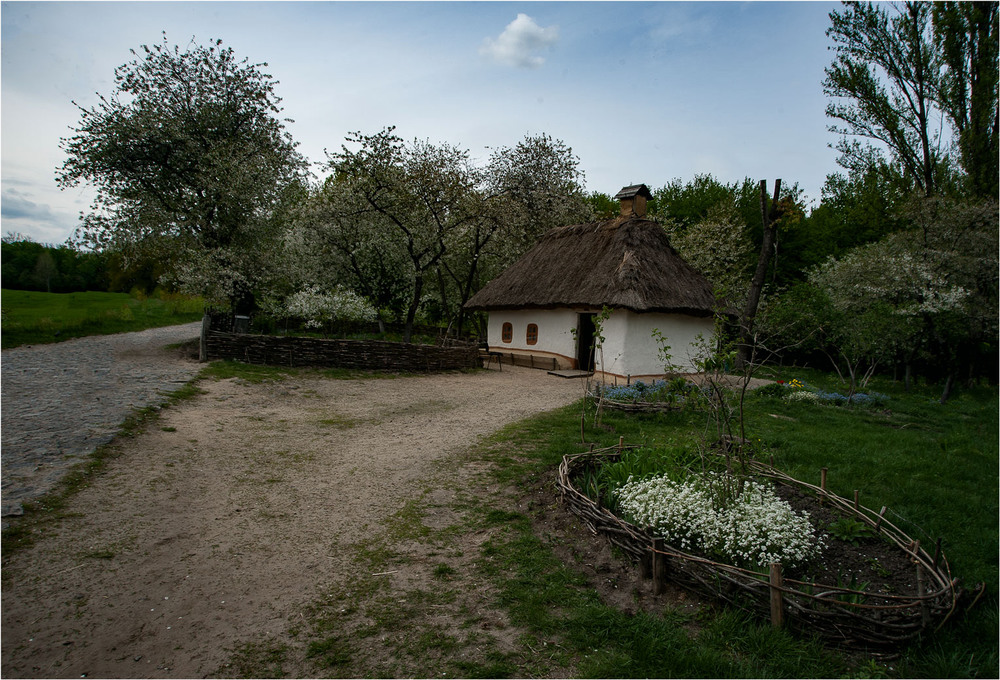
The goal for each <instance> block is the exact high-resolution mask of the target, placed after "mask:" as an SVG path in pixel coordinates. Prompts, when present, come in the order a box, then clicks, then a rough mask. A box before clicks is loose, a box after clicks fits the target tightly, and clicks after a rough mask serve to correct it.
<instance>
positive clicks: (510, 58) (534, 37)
mask: <svg viewBox="0 0 1000 680" xmlns="http://www.w3.org/2000/svg"><path fill="white" fill-rule="evenodd" d="M558 40H559V27H558V26H549V27H548V28H542V27H541V26H539V25H538V24H536V23H535V20H534V19H532V18H531V17H529V16H528V15H527V14H518V15H517V18H516V19H514V21H512V22H510V23H509V24H507V28H505V29H503V33H501V34H500V35H499V36H498V37H497V39H496V40H493V39H492V38H487V39H486V40H485V42H484V43H483V46H482V47H481V48H479V53H480V54H484V55H486V56H488V57H492V58H493V59H495V60H496V61H498V62H500V63H502V64H508V65H510V66H517V67H520V68H538V67H539V66H541V65H542V64H543V63H545V59H543V58H542V57H539V56H538V55H536V54H535V52H537V51H538V50H541V49H544V48H546V47H551V46H552V45H555V44H556V42H557V41H558Z"/></svg>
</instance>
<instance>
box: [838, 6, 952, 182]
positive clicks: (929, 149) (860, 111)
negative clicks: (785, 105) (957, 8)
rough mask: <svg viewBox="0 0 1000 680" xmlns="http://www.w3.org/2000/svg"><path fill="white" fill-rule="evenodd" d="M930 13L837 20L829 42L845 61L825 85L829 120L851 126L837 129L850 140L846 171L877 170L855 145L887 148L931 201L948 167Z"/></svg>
mask: <svg viewBox="0 0 1000 680" xmlns="http://www.w3.org/2000/svg"><path fill="white" fill-rule="evenodd" d="M930 8H931V5H930V4H929V3H919V2H915V3H908V4H906V5H905V6H894V5H878V4H867V3H856V4H848V5H846V6H845V8H844V10H843V11H841V12H838V11H833V12H830V28H829V29H828V30H827V36H829V37H830V38H831V39H832V40H833V42H834V44H835V47H834V49H835V51H836V55H837V56H836V59H835V60H834V62H833V64H831V65H830V66H829V67H827V69H826V78H825V79H824V81H823V92H824V94H826V95H827V96H828V97H830V98H831V99H832V101H831V102H830V103H829V104H828V105H827V116H829V117H831V118H834V119H836V120H838V121H840V122H841V123H843V124H844V126H845V127H837V126H831V128H830V129H831V131H832V132H835V133H837V134H840V135H842V140H841V142H840V143H839V144H838V146H837V149H838V151H840V152H841V158H840V161H839V162H840V164H841V165H843V166H844V167H846V168H849V169H852V170H855V171H864V170H865V169H866V168H868V167H871V165H872V157H873V153H872V151H871V149H872V148H873V147H872V146H862V145H861V144H860V143H858V142H857V141H856V140H852V139H850V138H852V137H860V138H862V139H867V140H873V141H876V142H879V143H881V144H884V145H885V146H886V147H888V149H889V151H890V153H891V154H892V157H893V161H894V162H895V163H896V164H898V166H899V167H900V168H901V170H902V172H903V173H904V174H905V175H906V177H907V178H908V180H909V181H910V182H912V183H913V185H914V186H915V187H917V188H919V190H920V191H921V192H923V193H924V194H925V195H928V196H929V195H931V194H933V193H934V190H935V180H936V174H937V171H938V167H939V165H940V163H941V158H940V155H939V153H938V151H937V150H938V149H939V148H940V145H939V144H938V140H937V139H936V138H935V136H934V135H935V130H934V127H933V121H932V119H931V112H932V110H933V106H934V105H933V81H934V79H935V77H936V64H935V56H934V47H933V45H932V43H931V36H930V31H929V27H930V24H929V21H930Z"/></svg>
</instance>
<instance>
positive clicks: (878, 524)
mask: <svg viewBox="0 0 1000 680" xmlns="http://www.w3.org/2000/svg"><path fill="white" fill-rule="evenodd" d="M886 510H888V508H887V507H886V506H884V505H883V506H882V509H881V510H879V511H878V521H877V522H875V533H876V534H877V533H878V532H880V531H882V516H883V515H885V511H886Z"/></svg>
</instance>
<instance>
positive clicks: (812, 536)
mask: <svg viewBox="0 0 1000 680" xmlns="http://www.w3.org/2000/svg"><path fill="white" fill-rule="evenodd" d="M713 481H715V482H718V483H720V484H721V483H724V480H722V479H721V477H719V476H717V477H715V478H712V477H708V478H707V479H695V480H693V481H687V482H675V481H672V480H671V479H669V478H668V477H666V476H659V477H651V478H648V479H644V480H638V481H633V479H632V478H629V481H628V482H626V483H625V484H624V485H623V486H622V487H621V488H619V489H618V491H617V497H618V502H619V504H620V506H621V508H622V509H623V510H624V511H625V512H626V513H628V514H629V515H630V516H631V517H632V518H633V519H634V520H635V521H636V522H637V523H638V524H640V525H641V526H644V527H648V528H651V529H653V531H655V532H656V533H657V535H659V536H662V537H663V538H664V540H666V541H667V542H668V543H670V544H671V545H674V546H676V547H678V548H681V549H682V550H690V549H696V550H702V551H704V552H707V553H709V554H713V555H718V556H721V557H722V558H724V559H726V560H729V561H731V562H733V563H734V564H740V565H747V566H758V565H767V564H769V563H771V562H780V563H781V564H783V565H785V566H794V565H798V564H802V563H804V562H806V561H808V560H810V559H811V558H813V557H815V556H816V555H818V554H819V552H820V550H822V542H821V539H820V538H818V537H817V536H816V532H815V531H814V530H813V526H812V524H811V523H810V522H809V516H808V514H807V513H803V514H802V515H796V514H795V512H794V511H793V510H792V509H791V507H790V506H789V505H788V503H786V502H785V501H783V500H781V499H780V498H778V497H777V496H776V495H775V493H774V490H773V489H772V488H771V487H769V486H765V485H763V484H760V483H758V482H754V481H746V482H745V483H744V484H743V489H742V492H741V493H739V495H737V496H735V497H733V498H732V499H731V501H729V502H728V503H725V504H723V503H720V502H717V501H718V496H717V495H716V494H713V493H712V482H713Z"/></svg>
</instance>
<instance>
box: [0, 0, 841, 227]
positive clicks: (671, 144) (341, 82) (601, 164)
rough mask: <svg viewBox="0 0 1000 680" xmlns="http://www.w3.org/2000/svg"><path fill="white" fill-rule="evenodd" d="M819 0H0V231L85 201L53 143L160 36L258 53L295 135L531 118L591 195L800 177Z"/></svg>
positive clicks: (54, 223)
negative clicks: (574, 166) (65, 185)
mask: <svg viewBox="0 0 1000 680" xmlns="http://www.w3.org/2000/svg"><path fill="white" fill-rule="evenodd" d="M837 6H838V4H837V3H826V2H741V3H737V2H644V3H628V2H554V3H550V2H468V3H466V2H439V3H422V2H418V3H410V2H387V3H380V2H360V3H353V2H110V3H103V2H19V1H15V2H3V3H2V7H0V23H2V36H0V52H2V70H0V90H2V92H0V107H2V110H0V127H2V130H0V142H2V150H0V164H2V203H0V207H2V230H3V232H4V233H7V232H20V233H23V234H26V235H28V236H30V237H32V238H34V239H35V240H38V241H43V242H49V243H61V242H62V241H64V240H65V239H66V238H67V237H68V236H70V234H71V233H72V231H73V230H74V229H75V227H76V225H77V222H78V214H79V213H80V211H82V210H86V209H87V207H88V206H89V204H90V201H91V199H92V194H91V192H90V191H89V190H88V189H86V188H78V189H74V190H69V191H60V190H59V189H58V187H57V186H56V184H55V180H54V177H55V170H56V168H57V167H58V166H59V165H61V164H62V162H63V159H64V156H63V154H62V152H61V151H60V149H59V138H60V137H65V136H69V134H70V127H71V126H73V125H75V124H77V122H78V121H79V112H78V111H77V109H76V108H75V107H74V106H73V104H72V103H71V101H72V100H76V101H77V102H79V103H80V104H81V105H83V106H85V107H90V106H92V105H93V104H94V103H95V102H96V101H97V95H96V94H95V93H96V92H100V93H102V94H109V93H111V91H112V86H113V79H114V69H115V67H116V66H118V65H120V64H123V63H125V62H127V61H129V60H130V58H131V55H130V53H129V49H130V48H138V47H139V45H141V44H143V43H155V42H158V41H159V40H160V39H161V32H162V31H166V32H167V37H168V39H169V40H170V42H171V43H178V44H181V45H182V46H183V45H185V44H187V42H188V41H189V40H190V39H191V38H192V36H193V37H195V39H196V40H197V41H198V42H207V41H208V40H210V39H214V38H221V39H222V40H223V42H224V43H225V44H226V45H228V46H231V47H233V48H234V49H235V51H236V53H237V54H238V55H240V56H241V57H243V56H245V57H249V58H250V60H251V61H254V62H268V68H267V69H266V71H267V72H268V73H270V74H271V75H273V76H274V77H275V78H276V79H277V80H278V81H280V83H279V85H278V86H277V92H278V94H279V96H281V97H282V99H283V102H282V104H283V106H284V108H285V110H284V115H286V116H288V117H289V118H292V119H294V120H295V122H294V123H292V124H290V125H289V130H290V132H291V133H292V135H293V137H294V138H295V139H296V140H297V141H298V142H299V143H300V150H301V151H302V153H303V154H305V155H306V157H307V158H309V159H310V160H311V161H314V162H317V163H320V162H322V161H323V160H324V159H325V155H324V149H331V150H336V149H339V147H340V145H341V144H342V143H343V140H344V137H345V135H346V134H347V133H348V132H351V131H362V132H365V133H372V132H376V131H378V130H380V129H381V128H382V127H385V126H387V125H395V126H396V132H397V134H399V135H400V136H402V137H404V138H406V139H414V138H420V139H429V140H430V141H432V142H448V143H450V144H453V145H457V146H460V147H462V148H465V149H468V150H469V151H470V152H471V153H472V155H473V156H474V157H476V158H482V159H485V158H486V157H487V156H488V154H489V150H488V147H498V146H504V145H508V146H509V145H514V144H516V143H517V142H518V141H519V140H521V139H522V138H523V137H524V136H525V135H526V134H532V135H534V134H540V133H547V134H549V135H552V136H553V137H556V138H559V139H561V140H563V141H564V142H566V143H567V144H568V145H569V146H571V147H572V148H573V151H574V152H575V153H576V154H577V155H578V156H579V157H580V162H581V167H582V169H583V170H584V172H585V183H586V187H587V189H588V191H601V192H605V193H609V194H612V195H613V194H614V193H615V192H617V191H618V189H620V188H621V187H622V186H625V185H627V184H632V183H638V182H645V183H646V184H647V185H649V186H650V187H651V188H656V187H659V186H663V185H664V184H666V183H667V182H669V181H671V180H672V179H674V178H681V179H682V180H684V181H687V180H689V179H691V178H692V177H693V176H694V175H695V174H696V173H711V174H712V175H714V176H715V177H717V178H719V179H721V180H723V181H726V182H734V181H739V180H742V179H743V178H744V177H751V178H753V179H755V180H759V179H767V180H769V181H773V180H774V179H775V178H777V177H780V178H782V180H783V181H784V182H786V183H791V182H798V183H799V186H800V187H801V188H802V189H803V190H804V191H805V193H806V195H807V197H808V198H810V199H814V200H816V201H818V199H819V196H820V189H821V187H822V185H823V182H824V180H825V178H826V175H827V174H829V173H831V172H836V171H837V169H838V168H837V165H836V152H834V151H833V150H831V149H830V148H828V145H829V144H830V143H831V142H834V141H835V139H834V136H833V135H832V134H831V133H829V132H827V129H826V128H827V124H828V121H827V119H826V116H825V114H824V109H825V106H826V100H825V98H824V96H823V92H822V87H821V84H820V83H821V81H822V79H823V69H824V67H826V66H827V65H829V63H830V61H831V59H832V53H831V52H830V51H829V50H828V49H827V46H828V45H829V44H830V41H829V40H828V39H827V37H826V35H825V30H826V28H827V26H828V25H829V19H828V14H829V12H830V10H831V9H834V8H836V7H837Z"/></svg>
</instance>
